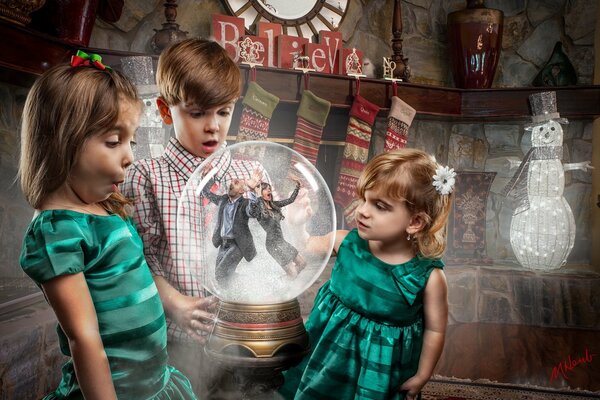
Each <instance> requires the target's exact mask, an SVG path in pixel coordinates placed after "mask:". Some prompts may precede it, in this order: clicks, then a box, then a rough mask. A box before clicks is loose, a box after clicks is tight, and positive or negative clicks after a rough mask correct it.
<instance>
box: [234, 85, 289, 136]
mask: <svg viewBox="0 0 600 400" xmlns="http://www.w3.org/2000/svg"><path fill="white" fill-rule="evenodd" d="M278 103H279V97H277V96H275V95H273V94H271V93H269V92H267V91H266V90H264V89H263V88H261V87H260V86H259V85H258V84H257V83H256V82H250V83H249V84H248V91H246V95H245V96H244V100H243V101H242V104H243V105H244V107H243V108H242V116H241V119H240V130H239V132H238V135H237V141H238V142H245V141H247V140H265V139H266V138H267V136H268V135H269V123H270V122H271V117H272V116H273V110H275V107H277V104H278Z"/></svg>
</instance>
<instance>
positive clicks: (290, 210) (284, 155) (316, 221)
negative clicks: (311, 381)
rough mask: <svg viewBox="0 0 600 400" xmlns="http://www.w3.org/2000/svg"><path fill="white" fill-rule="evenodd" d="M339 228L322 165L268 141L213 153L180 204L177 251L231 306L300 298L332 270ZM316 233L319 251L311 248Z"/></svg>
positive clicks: (208, 287) (196, 276) (205, 284)
mask: <svg viewBox="0 0 600 400" xmlns="http://www.w3.org/2000/svg"><path fill="white" fill-rule="evenodd" d="M334 231H335V208H334V204H333V199H332V197H331V193H330V192H329V190H328V188H327V185H326V184H325V181H324V180H323V177H322V176H321V175H320V174H319V172H318V171H317V169H316V168H315V167H314V166H313V165H312V164H311V163H310V162H309V161H308V160H306V159H305V158H304V157H303V156H302V155H300V154H299V153H297V152H296V151H294V150H292V149H290V148H288V147H286V146H283V145H280V144H276V143H270V142H263V141H248V142H242V143H237V144H234V145H232V146H227V147H223V148H222V149H221V150H219V151H218V152H216V153H214V154H213V155H211V156H210V157H209V158H207V159H206V160H205V161H204V162H203V163H202V164H201V165H200V166H199V167H198V168H197V169H196V170H195V171H194V172H193V174H192V176H191V177H190V179H189V180H188V183H187V185H186V186H185V188H184V190H183V192H182V194H181V198H180V202H179V206H178V209H177V241H178V253H179V254H180V255H181V257H182V258H183V260H182V261H183V262H184V263H185V266H186V268H187V271H189V273H190V274H191V275H192V276H191V278H193V279H197V280H198V281H199V282H200V283H201V285H202V286H203V287H204V288H205V289H206V290H207V291H208V292H210V293H211V294H214V295H216V296H217V297H218V298H219V299H221V300H223V301H227V302H231V303H243V304H276V303H282V302H286V301H289V300H292V299H294V298H296V297H297V296H298V295H300V294H301V293H302V292H303V291H304V290H305V289H307V288H308V287H309V286H310V285H311V284H312V283H313V282H314V281H315V280H316V279H317V278H318V276H319V275H320V274H321V272H322V271H323V269H324V268H325V265H326V264H327V261H328V259H329V255H330V253H331V250H332V249H333V241H334V235H328V234H329V233H332V232H334ZM309 237H311V242H312V243H314V240H317V242H318V243H319V245H318V248H319V251H312V250H311V249H312V248H313V246H312V245H311V246H309V247H308V248H307V246H306V245H307V240H308V238H309Z"/></svg>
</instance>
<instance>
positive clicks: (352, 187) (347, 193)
mask: <svg viewBox="0 0 600 400" xmlns="http://www.w3.org/2000/svg"><path fill="white" fill-rule="evenodd" d="M378 112H379V107H378V106H376V105H375V104H373V103H371V102H369V101H368V100H366V99H365V98H363V97H361V96H360V95H356V97H355V98H354V102H353V103H352V109H351V110H350V122H349V123H348V129H347V130H346V144H345V146H344V158H343V159H342V167H341V169H340V177H339V180H338V184H337V188H336V191H335V197H334V200H335V202H336V203H338V204H339V205H340V206H341V207H342V208H343V209H344V216H345V217H346V222H347V223H348V225H349V226H354V224H355V221H354V211H355V210H356V207H357V206H358V199H357V198H356V182H357V181H358V177H359V176H360V173H361V172H362V170H363V169H364V167H365V164H366V163H367V159H368V157H369V145H370V143H371V132H372V128H371V127H372V126H373V123H374V122H375V117H376V116H377V113H378Z"/></svg>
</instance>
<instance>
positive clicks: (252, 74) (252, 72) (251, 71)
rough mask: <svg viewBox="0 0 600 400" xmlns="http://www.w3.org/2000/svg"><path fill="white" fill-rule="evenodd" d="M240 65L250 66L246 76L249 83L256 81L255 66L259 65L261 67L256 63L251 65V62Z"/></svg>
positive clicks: (243, 62)
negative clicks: (248, 76) (248, 77)
mask: <svg viewBox="0 0 600 400" xmlns="http://www.w3.org/2000/svg"><path fill="white" fill-rule="evenodd" d="M240 64H244V65H248V66H250V68H249V69H248V74H249V75H250V79H249V80H250V82H255V81H256V66H257V65H260V66H262V64H257V63H252V62H246V61H242V62H241V63H240Z"/></svg>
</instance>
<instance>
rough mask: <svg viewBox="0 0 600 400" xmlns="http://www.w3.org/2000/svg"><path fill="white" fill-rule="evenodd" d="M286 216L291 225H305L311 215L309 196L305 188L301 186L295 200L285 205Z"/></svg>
mask: <svg viewBox="0 0 600 400" xmlns="http://www.w3.org/2000/svg"><path fill="white" fill-rule="evenodd" d="M286 214H287V215H286V218H287V219H288V222H289V223H290V224H291V225H295V226H298V225H305V224H306V223H307V222H308V220H309V219H310V217H312V215H313V209H312V206H311V204H310V197H308V191H307V190H306V189H305V188H301V189H300V191H299V192H298V196H297V197H296V201H294V202H293V203H292V204H290V205H289V206H287V207H286Z"/></svg>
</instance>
